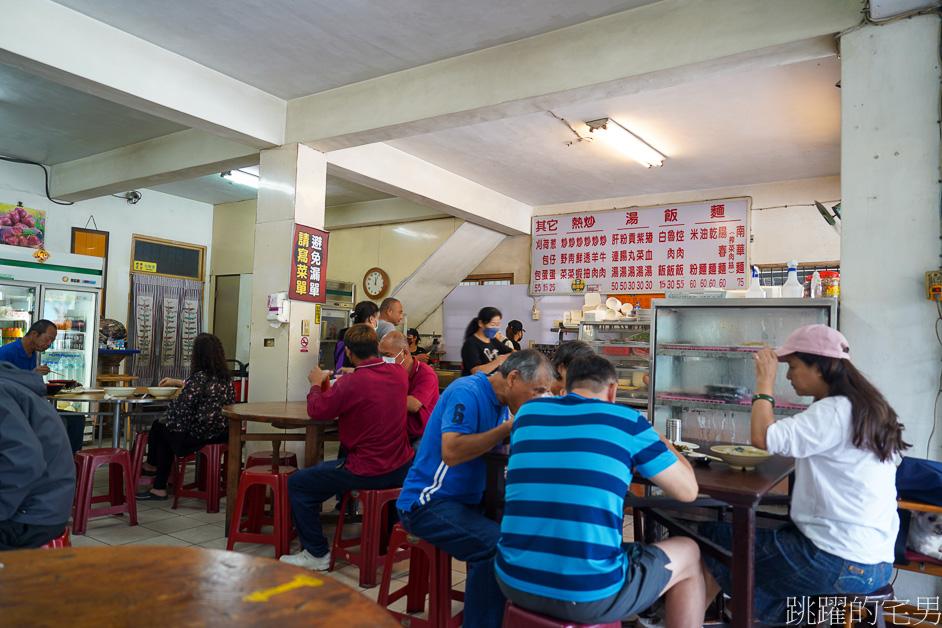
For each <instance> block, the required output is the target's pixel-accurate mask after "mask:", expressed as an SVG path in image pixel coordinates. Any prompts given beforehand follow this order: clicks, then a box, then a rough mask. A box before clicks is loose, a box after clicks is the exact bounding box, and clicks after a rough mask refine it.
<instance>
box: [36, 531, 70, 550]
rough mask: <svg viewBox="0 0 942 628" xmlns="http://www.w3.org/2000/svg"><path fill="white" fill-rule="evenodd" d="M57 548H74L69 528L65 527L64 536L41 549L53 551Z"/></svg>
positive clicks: (58, 537)
mask: <svg viewBox="0 0 942 628" xmlns="http://www.w3.org/2000/svg"><path fill="white" fill-rule="evenodd" d="M56 547H72V537H71V536H69V526H65V530H64V531H63V532H62V534H60V535H59V536H57V537H56V538H54V539H52V540H51V541H49V542H48V543H46V544H45V545H43V546H42V547H41V548H39V549H53V548H56Z"/></svg>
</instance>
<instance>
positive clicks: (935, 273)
mask: <svg viewBox="0 0 942 628" xmlns="http://www.w3.org/2000/svg"><path fill="white" fill-rule="evenodd" d="M926 298H927V299H929V300H930V301H939V300H942V270H930V271H928V272H927V273H926Z"/></svg>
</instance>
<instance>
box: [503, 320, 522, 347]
mask: <svg viewBox="0 0 942 628" xmlns="http://www.w3.org/2000/svg"><path fill="white" fill-rule="evenodd" d="M525 331H526V329H524V328H523V323H521V322H520V321H518V320H517V319H514V320H512V321H510V322H509V323H507V337H506V338H504V344H505V345H507V346H508V347H510V348H511V349H513V350H514V351H520V341H521V340H522V339H523V332H525Z"/></svg>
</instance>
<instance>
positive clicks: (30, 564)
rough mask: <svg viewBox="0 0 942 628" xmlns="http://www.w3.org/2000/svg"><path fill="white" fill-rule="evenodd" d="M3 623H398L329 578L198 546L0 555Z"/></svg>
mask: <svg viewBox="0 0 942 628" xmlns="http://www.w3.org/2000/svg"><path fill="white" fill-rule="evenodd" d="M0 565H2V568H0V609H2V619H0V623H2V624H3V625H5V626H33V627H41V626H49V627H55V628H61V627H63V626H68V627H69V628H85V627H88V628H91V627H95V628H97V627H99V626H144V627H146V626H179V627H184V626H227V627H228V626H259V627H264V628H267V627H268V626H279V627H280V628H290V627H292V626H344V627H345V628H368V627H374V626H376V627H381V628H382V627H388V628H393V627H395V626H398V625H399V624H398V623H397V622H396V621H395V620H394V619H393V618H392V617H391V616H390V615H389V614H387V613H386V611H385V610H383V609H382V608H380V607H379V606H378V605H376V604H375V603H374V602H372V601H371V600H369V599H368V598H366V597H365V596H363V595H362V594H360V593H359V592H357V591H354V590H353V589H350V588H348V587H346V586H344V585H342V584H340V583H339V582H337V581H335V580H333V579H332V578H330V577H329V576H327V575H321V574H314V573H311V572H310V571H307V570H305V569H301V568H299V567H292V566H290V565H287V564H285V563H280V562H278V561H275V560H271V559H270V558H261V557H258V556H252V555H249V554H238V553H235V552H225V551H222V550H209V549H202V548H195V547H156V546H153V547H142V546H136V547H72V548H63V549H52V550H44V549H39V550H18V551H12V552H2V553H0Z"/></svg>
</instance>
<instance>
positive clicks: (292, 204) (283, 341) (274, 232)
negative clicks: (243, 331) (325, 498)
mask: <svg viewBox="0 0 942 628" xmlns="http://www.w3.org/2000/svg"><path fill="white" fill-rule="evenodd" d="M260 172H261V184H260V185H259V190H258V211H257V214H256V219H255V220H256V224H255V259H254V266H253V272H252V275H253V278H252V329H251V345H250V349H249V354H250V359H249V372H250V374H251V376H250V386H249V400H250V401H284V400H288V401H297V400H302V399H304V398H305V397H306V395H307V391H308V390H309V389H310V385H309V384H308V381H307V374H308V372H309V371H310V370H311V369H312V368H313V367H314V366H315V365H316V364H317V358H318V352H319V349H320V347H319V342H318V339H319V338H320V327H319V326H318V325H315V324H314V320H315V318H314V314H315V305H314V304H313V303H307V302H302V301H292V302H291V303H290V315H289V317H290V322H288V323H285V324H283V325H281V326H279V327H277V328H275V327H272V326H271V325H270V324H269V322H268V321H267V320H266V317H267V315H268V295H269V294H272V293H276V292H286V291H287V290H288V286H289V280H290V273H291V254H292V250H293V249H292V239H293V237H294V227H295V224H303V225H306V226H309V227H315V228H318V229H323V228H324V199H325V193H326V188H327V162H326V159H325V158H324V154H323V153H320V152H318V151H316V150H314V149H311V148H308V147H307V146H304V145H299V144H290V145H287V146H281V147H278V148H274V149H271V150H266V151H262V154H261V167H260ZM328 254H329V253H328ZM305 320H306V321H310V325H311V329H310V340H311V343H310V346H309V351H308V352H307V353H302V352H301V324H302V321H305ZM266 339H271V340H272V341H273V342H274V345H273V346H265V340H266Z"/></svg>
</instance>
